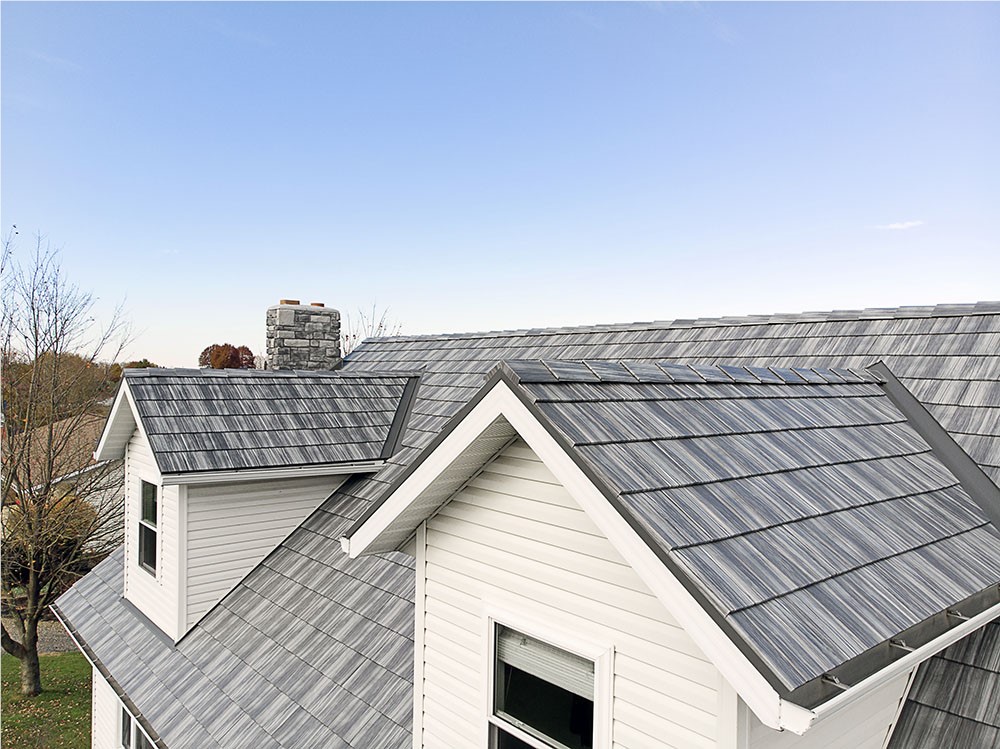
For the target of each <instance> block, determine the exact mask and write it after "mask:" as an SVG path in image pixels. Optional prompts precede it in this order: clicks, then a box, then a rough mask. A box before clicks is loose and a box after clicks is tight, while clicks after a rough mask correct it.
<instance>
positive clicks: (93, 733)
mask: <svg viewBox="0 0 1000 749" xmlns="http://www.w3.org/2000/svg"><path fill="white" fill-rule="evenodd" d="M93 672H94V673H93V679H92V681H91V712H90V745H91V747H92V749H118V747H119V746H120V744H119V736H118V721H119V717H118V713H119V712H121V702H119V701H118V695H117V694H115V690H113V689H112V688H111V685H110V684H108V682H106V681H105V680H104V677H103V676H101V673H100V671H98V670H97V669H96V668H95V669H93Z"/></svg>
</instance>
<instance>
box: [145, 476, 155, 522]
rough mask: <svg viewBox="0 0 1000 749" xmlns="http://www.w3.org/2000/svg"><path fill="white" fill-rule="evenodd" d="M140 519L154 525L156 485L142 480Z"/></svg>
mask: <svg viewBox="0 0 1000 749" xmlns="http://www.w3.org/2000/svg"><path fill="white" fill-rule="evenodd" d="M142 519H143V520H145V521H146V522H147V523H149V524H150V525H156V486H154V485H153V484H150V483H148V482H146V481H143V482H142Z"/></svg>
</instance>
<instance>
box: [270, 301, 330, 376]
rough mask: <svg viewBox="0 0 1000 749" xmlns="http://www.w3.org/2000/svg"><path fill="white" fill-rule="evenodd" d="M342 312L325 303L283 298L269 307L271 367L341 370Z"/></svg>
mask: <svg viewBox="0 0 1000 749" xmlns="http://www.w3.org/2000/svg"><path fill="white" fill-rule="evenodd" d="M341 361H342V360H341V357H340V313H339V312H338V311H337V310H335V309H329V308H327V307H326V306H324V305H323V303H322V302H313V303H312V304H299V300H298V299H282V300H281V301H280V302H278V304H276V305H275V306H274V307H268V308H267V368H268V369H314V370H330V369H338V368H339V367H340V363H341Z"/></svg>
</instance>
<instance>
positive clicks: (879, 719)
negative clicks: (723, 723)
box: [750, 673, 910, 749]
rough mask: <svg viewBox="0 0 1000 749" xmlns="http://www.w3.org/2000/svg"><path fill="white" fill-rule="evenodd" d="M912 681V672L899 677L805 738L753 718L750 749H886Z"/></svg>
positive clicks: (806, 734)
mask: <svg viewBox="0 0 1000 749" xmlns="http://www.w3.org/2000/svg"><path fill="white" fill-rule="evenodd" d="M909 678H910V675H909V673H904V674H901V675H900V676H897V677H896V678H895V679H893V680H891V681H889V682H887V683H885V684H883V685H882V686H881V687H879V688H878V689H875V690H874V691H872V692H870V693H869V694H867V695H865V696H864V697H862V698H861V699H859V700H858V701H857V702H854V703H853V704H851V705H848V706H846V707H845V708H844V709H843V710H841V711H839V712H837V713H834V714H833V715H830V716H829V717H827V718H825V719H823V720H821V721H819V722H817V723H816V724H815V725H813V727H812V728H810V729H809V730H808V731H807V732H806V733H805V735H803V736H796V735H795V734H790V733H787V732H786V733H779V732H778V731H775V730H772V729H770V728H768V727H767V726H764V725H762V724H761V722H760V721H759V720H757V718H756V717H754V716H753V715H751V716H750V749H883V747H884V746H885V742H886V737H887V736H888V733H889V728H890V726H892V724H893V722H894V721H895V720H896V716H897V714H898V712H899V702H900V700H901V699H902V698H903V696H904V693H905V691H906V686H907V684H908V682H909Z"/></svg>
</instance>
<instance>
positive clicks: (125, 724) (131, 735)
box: [118, 702, 156, 749]
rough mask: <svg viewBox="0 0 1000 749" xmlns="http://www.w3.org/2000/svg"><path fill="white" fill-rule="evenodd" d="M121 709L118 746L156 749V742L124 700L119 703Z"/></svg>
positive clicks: (128, 748) (123, 748) (129, 748)
mask: <svg viewBox="0 0 1000 749" xmlns="http://www.w3.org/2000/svg"><path fill="white" fill-rule="evenodd" d="M118 705H119V707H120V708H121V710H120V711H119V713H118V714H119V716H120V717H119V725H118V746H119V747H121V749H156V742H155V741H153V740H152V739H150V738H149V736H148V735H147V734H146V732H145V731H144V730H143V728H142V726H141V725H139V721H137V720H136V719H135V716H133V715H132V713H131V712H129V709H128V708H127V707H125V703H124V702H119V703H118Z"/></svg>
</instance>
